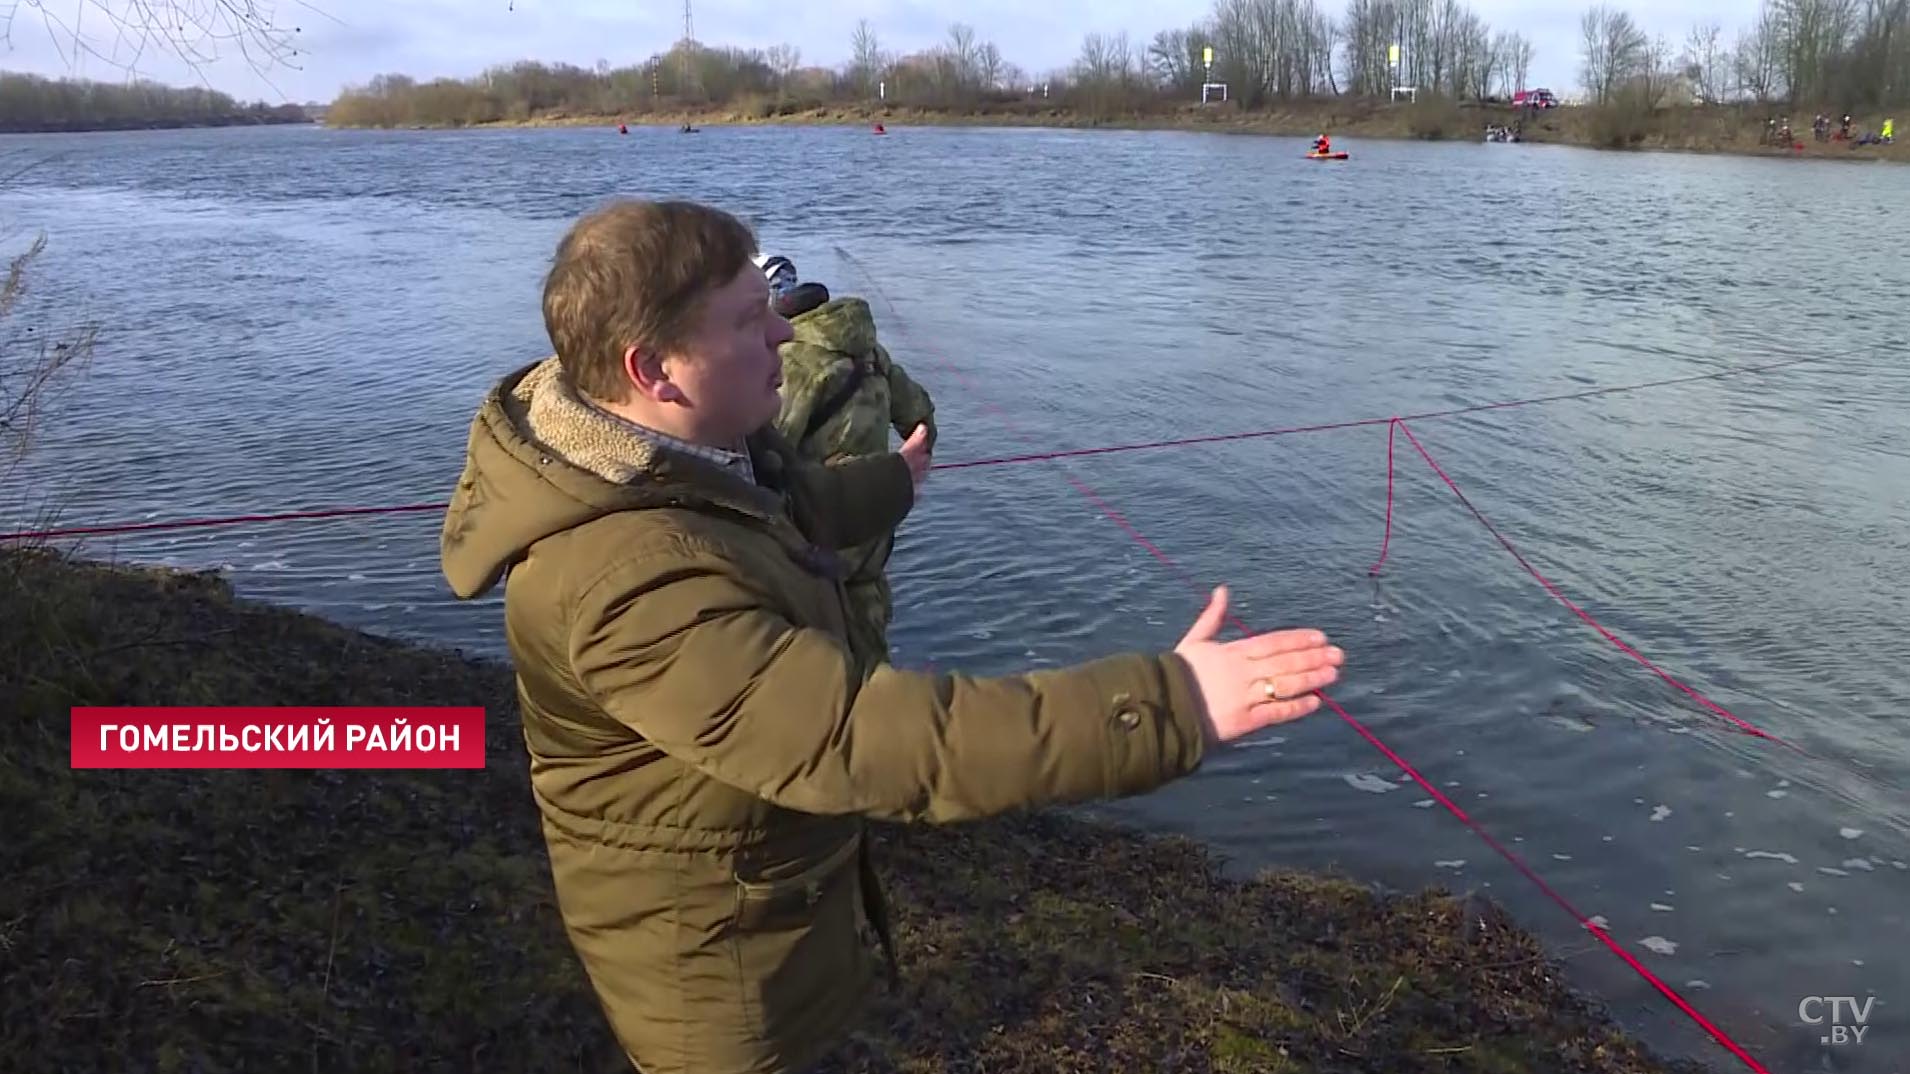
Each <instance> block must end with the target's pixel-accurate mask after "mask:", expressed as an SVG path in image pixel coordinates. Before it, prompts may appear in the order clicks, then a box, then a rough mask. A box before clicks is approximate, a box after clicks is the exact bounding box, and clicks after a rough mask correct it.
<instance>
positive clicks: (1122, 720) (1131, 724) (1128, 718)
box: [1114, 708, 1141, 731]
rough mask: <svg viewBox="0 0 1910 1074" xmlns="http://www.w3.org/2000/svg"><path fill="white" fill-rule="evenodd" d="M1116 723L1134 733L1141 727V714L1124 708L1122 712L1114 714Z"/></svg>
mask: <svg viewBox="0 0 1910 1074" xmlns="http://www.w3.org/2000/svg"><path fill="white" fill-rule="evenodd" d="M1114 721H1115V722H1116V723H1118V724H1120V725H1121V727H1122V728H1123V729H1125V730H1128V731H1132V730H1134V729H1135V728H1136V727H1139V726H1141V714H1140V713H1138V712H1136V711H1134V710H1133V709H1132V708H1122V709H1121V711H1119V712H1117V713H1115V714H1114Z"/></svg>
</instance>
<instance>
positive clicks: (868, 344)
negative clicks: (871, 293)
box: [789, 298, 876, 355]
mask: <svg viewBox="0 0 1910 1074" xmlns="http://www.w3.org/2000/svg"><path fill="white" fill-rule="evenodd" d="M789 325H790V327H791V328H793V329H795V330H796V338H795V339H794V340H793V341H792V342H795V343H806V344H809V345H810V346H813V347H821V348H823V349H825V350H832V351H835V352H837V353H839V354H848V355H864V354H868V353H869V352H870V351H873V350H875V342H876V339H875V315H874V314H873V313H871V312H869V303H868V302H866V301H864V300H863V299H860V298H837V299H831V300H830V301H828V302H825V303H823V304H822V305H820V306H817V307H816V308H815V309H813V310H810V311H809V312H808V313H805V314H803V315H802V316H800V317H797V318H795V319H794V320H792V321H790V322H789Z"/></svg>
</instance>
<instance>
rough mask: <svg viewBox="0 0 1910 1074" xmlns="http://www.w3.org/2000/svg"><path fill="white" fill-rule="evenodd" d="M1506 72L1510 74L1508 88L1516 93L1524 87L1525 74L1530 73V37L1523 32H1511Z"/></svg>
mask: <svg viewBox="0 0 1910 1074" xmlns="http://www.w3.org/2000/svg"><path fill="white" fill-rule="evenodd" d="M1506 67H1507V72H1508V73H1509V75H1510V76H1511V80H1512V81H1511V85H1510V87H1509V88H1510V89H1511V90H1512V92H1514V93H1517V92H1518V91H1519V90H1522V89H1524V88H1525V80H1526V76H1528V75H1530V74H1531V73H1532V39H1531V38H1529V37H1526V36H1525V35H1524V34H1513V35H1512V42H1511V46H1510V54H1509V55H1508V57H1507V59H1506Z"/></svg>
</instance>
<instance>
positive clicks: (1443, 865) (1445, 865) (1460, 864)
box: [1433, 858, 1466, 869]
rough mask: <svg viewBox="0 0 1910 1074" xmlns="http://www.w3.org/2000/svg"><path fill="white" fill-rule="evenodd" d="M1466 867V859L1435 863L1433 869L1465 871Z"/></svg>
mask: <svg viewBox="0 0 1910 1074" xmlns="http://www.w3.org/2000/svg"><path fill="white" fill-rule="evenodd" d="M1465 867H1466V859H1464V858H1454V859H1453V860H1451V861H1436V862H1433V868H1435V869H1463V868H1465Z"/></svg>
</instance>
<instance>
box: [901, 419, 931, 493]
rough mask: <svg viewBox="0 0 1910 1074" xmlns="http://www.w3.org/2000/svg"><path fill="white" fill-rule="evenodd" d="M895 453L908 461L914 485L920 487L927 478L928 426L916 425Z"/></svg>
mask: <svg viewBox="0 0 1910 1074" xmlns="http://www.w3.org/2000/svg"><path fill="white" fill-rule="evenodd" d="M897 454H900V455H901V456H902V458H903V459H904V460H906V461H907V462H908V464H909V476H910V477H911V478H913V479H914V480H915V487H916V488H918V489H919V488H921V487H922V482H924V481H927V480H928V466H929V446H928V426H926V425H917V426H916V427H915V431H914V432H912V433H910V434H909V438H908V439H907V440H904V441H903V442H902V448H901V450H900V451H899V452H898V453H897Z"/></svg>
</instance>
